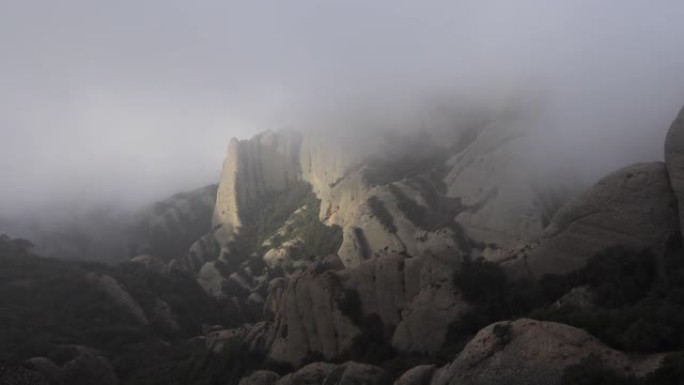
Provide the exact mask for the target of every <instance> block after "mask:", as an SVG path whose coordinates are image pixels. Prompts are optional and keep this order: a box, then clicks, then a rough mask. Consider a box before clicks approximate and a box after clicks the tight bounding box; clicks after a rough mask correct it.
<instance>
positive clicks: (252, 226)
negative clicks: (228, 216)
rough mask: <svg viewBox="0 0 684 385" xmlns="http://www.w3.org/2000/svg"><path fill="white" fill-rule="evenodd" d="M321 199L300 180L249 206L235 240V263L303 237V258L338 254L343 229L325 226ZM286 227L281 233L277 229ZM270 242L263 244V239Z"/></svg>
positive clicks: (309, 186) (301, 252) (301, 251)
mask: <svg viewBox="0 0 684 385" xmlns="http://www.w3.org/2000/svg"><path fill="white" fill-rule="evenodd" d="M320 207H321V201H320V200H319V199H318V198H317V197H316V194H314V193H313V191H312V190H311V185H309V184H308V183H306V182H298V183H296V184H295V185H293V186H292V187H290V188H289V189H287V190H285V191H283V192H280V193H275V194H269V195H267V196H266V197H264V198H263V199H261V200H260V201H259V202H256V203H254V204H252V205H251V207H249V208H248V209H247V210H246V211H245V213H244V215H243V217H244V218H245V220H244V223H243V227H242V228H241V229H240V234H239V235H238V237H237V238H236V240H235V241H234V243H233V250H234V253H233V254H234V257H235V258H237V260H236V261H235V263H238V264H239V263H240V262H241V261H244V260H245V259H246V258H249V257H250V256H252V255H254V254H256V255H258V256H261V255H263V253H264V252H266V251H267V250H268V249H269V248H275V247H278V246H280V245H281V244H282V243H283V242H285V241H287V240H291V239H300V240H301V245H302V247H301V250H300V254H301V257H304V258H313V257H319V256H327V255H329V254H333V253H336V252H337V250H338V249H339V248H340V245H341V244H342V229H341V228H340V227H339V226H334V225H333V226H326V225H325V224H323V223H321V221H320V220H319V218H318V214H319V212H320ZM280 229H283V230H285V231H284V233H283V234H278V230H280ZM267 240H268V241H270V243H271V244H270V245H268V246H264V242H266V241H267Z"/></svg>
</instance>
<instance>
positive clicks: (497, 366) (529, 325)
mask: <svg viewBox="0 0 684 385" xmlns="http://www.w3.org/2000/svg"><path fill="white" fill-rule="evenodd" d="M497 329H498V330H497ZM589 356H595V357H597V359H600V360H601V361H603V362H604V363H605V364H606V365H607V366H608V367H609V368H611V369H613V370H614V371H616V372H618V373H624V374H627V375H636V376H642V375H644V374H646V373H649V372H651V371H653V370H655V369H656V368H658V367H659V365H660V361H661V360H662V357H663V356H662V355H651V356H628V355H626V354H624V353H621V352H618V351H616V350H613V349H611V348H608V347H607V346H605V345H603V344H602V343H601V342H599V341H598V340H597V339H596V338H594V337H592V336H591V335H589V334H588V333H587V332H585V331H583V330H580V329H577V328H574V327H571V326H567V325H563V324H558V323H553V322H539V321H534V320H530V319H520V320H517V321H513V322H501V323H497V324H493V325H490V326H488V327H486V328H484V329H482V330H481V331H480V332H479V333H478V334H477V335H476V336H475V338H473V340H472V341H470V342H469V343H468V345H467V346H466V347H465V349H464V350H463V351H462V352H461V353H460V354H459V355H458V357H457V358H456V359H455V360H454V361H453V362H452V363H451V364H449V365H447V366H445V367H443V368H441V369H439V370H437V371H436V372H435V374H434V376H433V378H432V380H431V382H430V384H431V385H495V384H496V385H498V384H501V380H502V379H504V378H505V379H506V383H507V384H510V385H518V384H520V385H523V384H524V385H535V384H539V385H555V384H560V383H561V378H562V376H563V370H564V369H565V368H567V367H568V366H572V365H575V364H577V363H579V362H580V361H581V360H582V359H584V358H586V357H589ZM402 385H403V384H402Z"/></svg>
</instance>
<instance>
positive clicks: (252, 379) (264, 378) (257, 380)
mask: <svg viewBox="0 0 684 385" xmlns="http://www.w3.org/2000/svg"><path fill="white" fill-rule="evenodd" d="M279 379H280V375H279V374H278V373H274V372H270V371H268V370H257V371H256V372H254V373H252V374H250V375H249V376H247V377H243V378H242V379H241V380H240V383H239V384H238V385H275V384H276V383H277V382H278V380H279Z"/></svg>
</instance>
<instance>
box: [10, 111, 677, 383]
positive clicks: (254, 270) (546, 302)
mask: <svg viewBox="0 0 684 385" xmlns="http://www.w3.org/2000/svg"><path fill="white" fill-rule="evenodd" d="M466 123H467V124H466ZM358 135H359V137H355V138H350V137H346V136H344V135H334V134H330V133H328V134H325V135H324V134H321V135H313V134H309V135H304V134H302V133H298V132H295V131H282V132H265V133H262V134H259V135H257V136H255V137H253V138H251V139H249V140H238V139H233V140H232V141H231V142H230V144H229V146H228V149H227V155H226V159H225V162H224V165H223V171H222V174H221V177H220V179H219V181H218V185H213V186H207V187H204V188H201V189H198V190H195V191H191V192H188V193H181V194H177V195H175V196H173V197H171V198H169V199H167V200H164V201H161V202H159V203H157V204H154V205H152V206H150V207H148V208H147V209H145V210H142V211H141V212H139V213H138V214H137V215H136V216H135V217H132V218H131V219H129V220H128V221H127V222H126V223H127V225H126V226H124V227H125V229H124V230H121V232H120V233H118V234H113V235H112V239H121V238H123V239H125V248H126V250H127V254H128V257H130V261H128V262H125V263H121V264H117V265H102V264H98V263H92V262H91V263H84V262H69V261H63V260H57V259H52V258H43V257H39V256H38V255H36V254H35V251H33V249H32V248H31V245H30V243H27V242H26V241H22V240H12V239H9V238H7V237H5V238H2V239H1V240H0V241H1V242H0V246H1V247H0V252H1V253H2V255H1V257H2V263H3V266H4V267H3V270H2V271H1V272H2V274H3V275H4V276H3V277H2V280H0V282H2V283H0V285H2V288H0V289H2V290H0V293H2V301H0V306H2V307H3V308H2V309H0V310H1V311H0V314H2V316H0V326H2V330H4V332H2V333H0V343H2V346H7V348H6V349H5V350H4V354H5V356H4V357H3V358H4V359H6V360H8V361H7V362H6V363H5V364H2V365H5V366H2V367H0V380H2V379H4V378H10V377H7V376H19V377H20V376H32V375H33V374H36V373H38V374H39V376H42V377H41V378H43V379H44V380H45V381H47V383H50V384H61V383H65V382H68V383H78V382H77V381H79V380H78V379H72V377H70V376H75V374H73V373H85V374H84V376H85V377H83V378H91V377H87V376H89V375H93V373H105V372H106V373H107V374H106V375H105V374H102V375H101V376H102V378H111V379H112V380H111V381H110V382H111V383H116V382H118V383H122V384H156V383H159V384H161V383H164V384H169V383H170V384H214V383H225V384H233V383H235V384H237V383H240V384H243V385H248V384H252V385H262V384H263V385H266V384H269V385H271V384H279V385H285V384H319V383H321V384H355V383H364V384H392V383H394V384H397V385H427V384H430V385H442V384H495V383H501V381H502V379H506V383H511V384H564V385H568V384H586V383H615V384H646V383H649V384H675V383H680V382H679V381H680V380H681V378H684V355H683V353H677V352H683V351H684V337H683V336H684V326H683V325H684V299H683V298H684V297H682V294H681V293H684V280H683V279H682V277H684V260H683V259H682V258H681V255H682V228H683V226H682V223H681V219H680V218H681V216H680V212H679V211H680V207H681V204H680V200H681V199H682V198H683V197H684V183H683V182H682V180H681V179H682V175H684V171H683V170H684V161H683V160H682V159H681V156H680V154H681V153H684V139H682V138H684V110H682V112H681V113H680V115H679V117H678V118H676V119H675V121H674V122H673V124H672V126H671V129H670V133H669V135H668V138H667V142H666V145H665V162H664V163H663V162H653V163H642V164H636V165H631V166H628V167H626V168H624V169H621V170H618V171H616V172H614V173H611V174H609V175H607V176H606V177H604V178H602V179H601V180H600V181H599V182H598V183H596V184H595V185H594V186H592V187H590V188H588V189H585V190H584V191H580V190H581V188H580V187H581V186H578V183H576V182H575V180H574V179H573V177H572V176H571V175H565V174H563V175H561V177H558V175H559V173H560V172H561V171H562V167H559V166H558V165H557V164H554V162H551V161H549V162H542V163H540V162H539V160H540V159H539V158H538V157H537V155H536V154H539V151H535V150H536V146H538V145H539V142H538V141H536V140H534V139H535V138H534V135H533V134H531V133H530V132H529V131H528V130H527V129H526V127H525V126H524V124H522V122H519V121H517V120H516V119H514V118H510V117H508V116H506V117H502V116H497V117H492V118H490V119H481V120H474V121H473V120H469V121H468V122H456V123H454V125H453V126H452V127H451V128H450V129H447V130H442V129H429V128H423V129H421V130H419V131H417V132H415V131H414V132H410V131H407V132H394V133H386V132H385V133H377V132H373V133H371V132H368V133H361V132H359V133H358ZM549 175H556V176H557V177H555V178H549ZM79 365H83V367H84V369H82V370H81V369H79V370H76V369H73V368H74V367H77V368H80V367H81V366H79ZM96 369H97V370H96ZM98 370H100V371H101V372H98ZM26 371H28V372H30V373H28V374H27V372H26ZM31 373H33V374H31ZM2 376H6V377H2ZM36 381H38V380H36ZM80 381H86V382H82V383H88V382H87V380H83V379H81V380H80ZM0 382H1V381H0Z"/></svg>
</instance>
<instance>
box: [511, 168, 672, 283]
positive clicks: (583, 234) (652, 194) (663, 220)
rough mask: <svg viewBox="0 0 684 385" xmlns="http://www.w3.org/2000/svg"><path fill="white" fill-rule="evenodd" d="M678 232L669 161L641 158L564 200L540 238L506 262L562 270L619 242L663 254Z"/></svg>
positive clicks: (525, 272) (516, 267) (523, 272)
mask: <svg viewBox="0 0 684 385" xmlns="http://www.w3.org/2000/svg"><path fill="white" fill-rule="evenodd" d="M678 233H679V220H678V216H677V209H676V200H675V196H674V194H673V193H672V190H671V189H670V184H669V182H668V177H667V171H666V169H665V165H664V164H663V163H660V162H656V163H642V164H636V165H633V166H629V167H626V168H624V169H622V170H619V171H616V172H614V173H612V174H610V175H608V176H606V177H604V178H603V179H601V180H600V181H599V182H598V184H596V185H595V186H594V187H592V188H591V189H589V190H588V191H586V192H585V193H583V194H581V195H580V196H578V197H576V198H574V199H573V200H571V201H570V202H568V203H567V204H566V205H565V206H563V207H562V208H561V209H560V210H559V211H558V212H557V213H556V215H555V216H554V217H553V220H552V221H551V224H550V225H549V226H548V228H547V229H546V230H545V231H544V234H543V237H542V238H541V239H540V241H539V243H538V244H536V245H535V246H533V247H531V250H522V251H520V252H518V253H517V255H516V256H515V257H514V258H513V259H512V260H511V261H508V262H507V263H505V264H504V266H505V267H506V268H507V269H509V271H511V272H512V273H513V274H514V275H517V276H533V277H539V276H542V275H544V274H563V273H567V272H570V271H573V270H576V269H579V268H581V267H582V266H584V264H585V263H586V262H587V260H588V259H589V258H591V257H592V256H594V255H595V254H597V253H599V252H601V251H603V250H605V249H607V248H610V247H614V246H621V247H624V248H625V249H627V250H633V251H636V252H640V251H642V250H644V249H649V250H650V251H651V252H653V253H654V254H655V255H657V256H658V255H661V254H662V253H663V252H664V250H665V246H666V243H667V241H668V239H669V238H670V237H671V236H672V235H674V234H678Z"/></svg>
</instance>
